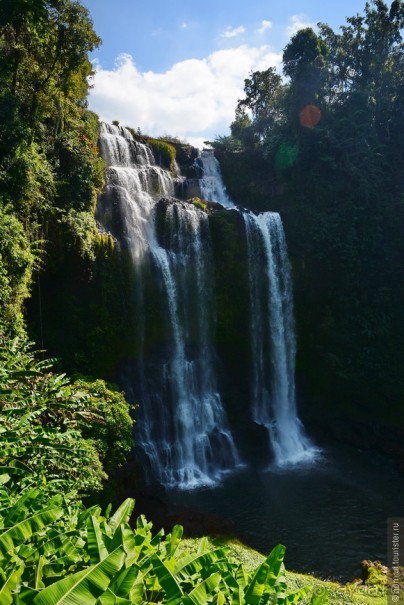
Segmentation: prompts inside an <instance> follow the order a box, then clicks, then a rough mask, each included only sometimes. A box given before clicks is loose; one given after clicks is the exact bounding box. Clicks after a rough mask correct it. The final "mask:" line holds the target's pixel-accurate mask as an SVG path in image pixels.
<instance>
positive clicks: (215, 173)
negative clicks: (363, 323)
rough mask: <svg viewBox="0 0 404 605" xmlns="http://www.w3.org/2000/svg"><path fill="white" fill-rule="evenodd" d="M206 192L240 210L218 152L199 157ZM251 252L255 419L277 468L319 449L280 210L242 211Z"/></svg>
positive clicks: (310, 458)
mask: <svg viewBox="0 0 404 605" xmlns="http://www.w3.org/2000/svg"><path fill="white" fill-rule="evenodd" d="M198 161H199V163H200V166H201V168H202V171H203V176H202V179H201V191H202V194H203V196H204V197H205V198H206V199H208V200H210V201H216V202H220V203H222V204H223V205H225V206H226V207H228V208H235V206H234V204H233V202H232V201H231V200H230V199H229V197H228V195H227V192H226V190H225V187H224V184H223V180H222V177H221V173H220V166H219V163H218V162H217V160H216V158H214V156H213V153H212V152H210V151H204V152H202V154H201V155H200V157H199V158H198ZM243 219H244V224H245V229H246V238H247V251H248V273H249V275H248V278H249V294H250V310H249V315H250V339H251V357H252V380H251V399H252V402H251V411H252V419H253V421H254V422H256V423H257V424H260V425H262V426H264V427H265V428H266V429H267V430H268V433H269V438H270V443H271V448H272V453H273V456H274V462H275V464H276V465H278V466H286V465H290V464H296V463H299V462H302V461H307V460H312V459H314V458H315V456H316V454H317V452H318V449H317V448H315V447H314V446H313V445H312V444H311V442H310V441H309V439H308V438H307V437H306V435H305V433H304V428H303V425H302V423H301V421H300V420H299V418H298V416H297V410H296V394H295V356H296V339H295V326H294V314H293V293H292V281H291V269H290V264H289V260H288V254H287V248H286V241H285V235H284V231H283V226H282V221H281V218H280V216H279V214H277V213H275V212H263V213H261V214H259V215H254V214H252V213H243Z"/></svg>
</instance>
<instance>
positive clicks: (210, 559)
mask: <svg viewBox="0 0 404 605" xmlns="http://www.w3.org/2000/svg"><path fill="white" fill-rule="evenodd" d="M226 554H227V551H226V550H225V549H223V548H215V549H213V550H210V551H208V552H202V553H191V554H189V555H185V556H184V557H181V559H179V560H178V561H177V563H176V565H175V567H174V575H178V574H180V573H186V574H188V575H193V574H195V573H197V572H198V571H199V570H200V569H202V568H208V567H209V566H210V565H213V564H214V563H217V562H218V561H223V560H225V558H226Z"/></svg>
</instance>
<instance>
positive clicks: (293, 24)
mask: <svg viewBox="0 0 404 605" xmlns="http://www.w3.org/2000/svg"><path fill="white" fill-rule="evenodd" d="M289 23H290V24H289V25H288V27H287V30H286V31H287V34H288V36H289V37H291V36H294V35H295V34H296V33H297V32H298V31H299V29H305V28H306V27H311V28H312V29H316V24H315V23H312V22H311V23H310V22H309V21H307V20H306V18H305V16H304V15H292V16H291V17H289Z"/></svg>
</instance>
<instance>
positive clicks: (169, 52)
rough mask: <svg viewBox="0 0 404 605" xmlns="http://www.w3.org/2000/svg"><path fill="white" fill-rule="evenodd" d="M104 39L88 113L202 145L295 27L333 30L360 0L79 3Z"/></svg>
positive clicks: (222, 127) (221, 129)
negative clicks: (246, 82) (320, 26)
mask: <svg viewBox="0 0 404 605" xmlns="http://www.w3.org/2000/svg"><path fill="white" fill-rule="evenodd" d="M82 2H83V4H84V5H85V6H87V8H88V9H89V10H90V14H91V17H92V19H93V21H94V27H95V30H96V32H97V33H98V35H99V36H100V37H101V38H102V40H103V44H102V46H101V47H100V48H99V49H97V50H96V51H95V52H94V53H93V55H92V57H91V58H92V60H93V62H94V67H95V70H96V71H95V76H94V79H93V88H92V90H91V93H90V98H89V106H90V109H93V110H94V111H96V112H97V113H98V114H99V115H100V117H101V119H103V120H106V121H112V120H119V121H120V123H121V124H123V125H127V126H132V127H134V128H140V130H141V131H142V132H143V133H146V134H149V135H152V136H163V135H167V134H168V135H172V136H177V137H179V138H180V139H184V140H188V141H189V142H191V143H193V144H195V145H198V146H202V145H203V141H205V140H212V139H214V138H215V137H216V136H219V135H225V134H228V132H229V124H230V123H231V122H232V120H233V118H234V110H235V106H236V103H237V100H238V99H239V98H242V96H243V84H244V78H246V77H247V76H248V74H249V73H250V72H251V71H256V70H263V69H267V68H268V67H270V66H275V67H276V68H277V69H278V71H279V73H281V60H282V50H283V48H284V47H285V46H286V44H287V43H288V41H289V40H290V38H291V36H293V34H294V33H296V31H298V30H299V29H301V28H303V27H313V28H314V29H315V28H316V24H317V23H318V22H323V23H328V24H329V25H331V27H333V28H334V29H335V30H338V28H339V27H340V26H341V25H343V24H344V23H345V18H346V17H347V16H352V15H354V14H356V13H362V12H363V8H364V5H365V0H363V1H362V0H361V1H359V0H339V1H338V2H325V1H324V0H306V1H305V2H302V1H301V0H276V1H274V0H248V2H247V0H244V2H239V1H238V0H200V1H199V2H192V0H169V1H166V0H148V1H146V0H114V2H113V3H112V2H107V1H106V0H82Z"/></svg>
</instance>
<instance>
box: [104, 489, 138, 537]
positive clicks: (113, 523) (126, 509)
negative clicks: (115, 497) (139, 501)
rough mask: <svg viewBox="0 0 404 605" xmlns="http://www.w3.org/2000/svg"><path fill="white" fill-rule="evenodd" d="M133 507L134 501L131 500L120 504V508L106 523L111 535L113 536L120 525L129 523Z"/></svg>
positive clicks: (128, 499)
mask: <svg viewBox="0 0 404 605" xmlns="http://www.w3.org/2000/svg"><path fill="white" fill-rule="evenodd" d="M134 507H135V500H133V498H127V499H126V500H125V501H124V502H122V504H121V506H120V507H119V508H118V509H117V511H116V512H115V513H114V514H113V515H112V517H111V518H110V520H109V522H108V526H109V528H110V529H111V535H114V533H115V531H116V529H117V528H118V527H120V526H121V525H122V523H129V519H130V517H131V514H132V513H133V509H134Z"/></svg>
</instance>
